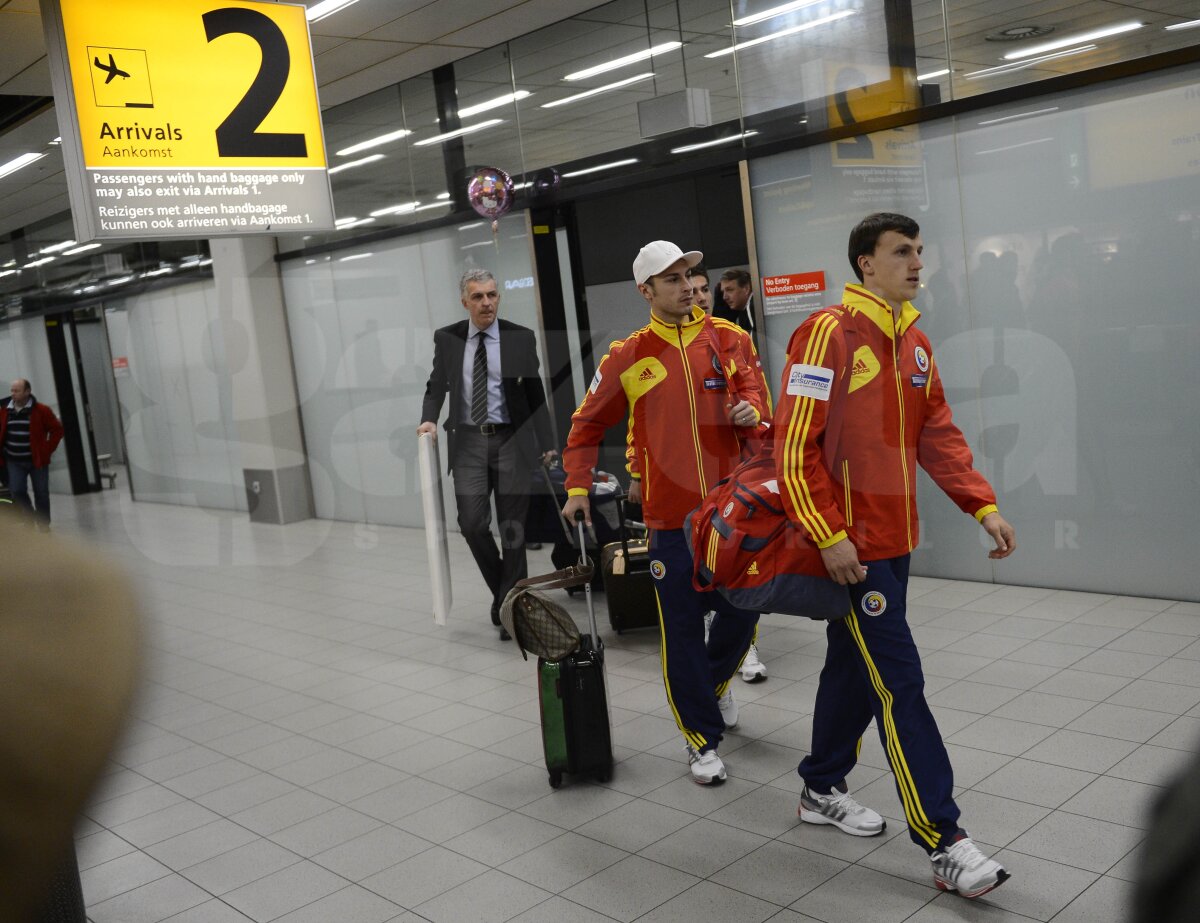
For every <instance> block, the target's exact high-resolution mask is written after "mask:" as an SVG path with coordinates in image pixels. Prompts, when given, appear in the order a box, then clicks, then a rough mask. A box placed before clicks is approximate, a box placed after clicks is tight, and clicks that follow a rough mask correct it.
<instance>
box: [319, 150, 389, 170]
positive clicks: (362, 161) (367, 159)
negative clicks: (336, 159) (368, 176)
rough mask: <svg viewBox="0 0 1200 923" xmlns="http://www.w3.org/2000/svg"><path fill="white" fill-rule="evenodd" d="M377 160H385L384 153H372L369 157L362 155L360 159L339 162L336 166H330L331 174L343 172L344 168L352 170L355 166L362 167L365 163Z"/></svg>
mask: <svg viewBox="0 0 1200 923" xmlns="http://www.w3.org/2000/svg"><path fill="white" fill-rule="evenodd" d="M376 160H383V155H382V154H371V155H370V156H369V157H362V158H360V159H358V160H351V161H347V162H346V163H339V164H338V165H337V166H336V167H330V168H329V172H330V174H333V173H341V172H342V171H343V170H352V169H354V168H355V167H361V166H362V165H363V164H365V163H374V162H375V161H376Z"/></svg>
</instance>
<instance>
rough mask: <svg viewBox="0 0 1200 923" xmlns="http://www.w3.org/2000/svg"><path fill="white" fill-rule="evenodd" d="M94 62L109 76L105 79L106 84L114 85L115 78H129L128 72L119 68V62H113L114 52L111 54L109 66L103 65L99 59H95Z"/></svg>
mask: <svg viewBox="0 0 1200 923" xmlns="http://www.w3.org/2000/svg"><path fill="white" fill-rule="evenodd" d="M92 60H93V61H94V63H95V65H96V66H97V67H98V68H100V70H102V71H104V72H105V73H107V74H108V76H107V77H105V78H104V82H105V84H109V83H112V82H113V78H114V77H124V78H126V79H128V78H129V72H128V71H123V70H121V69H120V68H119V67H117V62H116V61H114V60H113V56H112V52H109V55H108V64H101V63H100V58H99V57H96V58H93V59H92Z"/></svg>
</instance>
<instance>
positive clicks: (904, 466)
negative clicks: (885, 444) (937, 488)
mask: <svg viewBox="0 0 1200 923" xmlns="http://www.w3.org/2000/svg"><path fill="white" fill-rule="evenodd" d="M899 336H900V331H898V330H896V331H894V334H893V336H892V374H893V376H894V377H895V379H896V405H897V406H898V407H899V409H900V470H901V471H902V472H903V473H904V527H905V529H906V530H907V533H908V550H909V551H912V547H913V540H912V499H911V497H912V492H911V490H910V488H909V483H908V451H907V448H906V444H905V441H904V388H903V386H902V385H901V383H900V355H899V352H898V350H897V348H896V347H897V343H896V340H897V338H898V337H899Z"/></svg>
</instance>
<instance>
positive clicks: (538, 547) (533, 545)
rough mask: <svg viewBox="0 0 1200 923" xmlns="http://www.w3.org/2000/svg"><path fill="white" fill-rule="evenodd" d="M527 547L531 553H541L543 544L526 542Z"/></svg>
mask: <svg viewBox="0 0 1200 923" xmlns="http://www.w3.org/2000/svg"><path fill="white" fill-rule="evenodd" d="M525 547H526V548H528V549H529V550H530V551H541V550H542V543H541V542H526V543H525Z"/></svg>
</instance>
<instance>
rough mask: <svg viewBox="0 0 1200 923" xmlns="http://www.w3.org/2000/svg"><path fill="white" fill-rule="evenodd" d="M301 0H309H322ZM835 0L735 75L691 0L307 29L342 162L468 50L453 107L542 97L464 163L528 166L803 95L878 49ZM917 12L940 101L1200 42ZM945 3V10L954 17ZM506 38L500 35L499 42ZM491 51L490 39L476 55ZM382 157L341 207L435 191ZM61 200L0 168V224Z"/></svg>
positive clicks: (26, 49) (956, 9)
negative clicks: (832, 13) (610, 69)
mask: <svg viewBox="0 0 1200 923" xmlns="http://www.w3.org/2000/svg"><path fill="white" fill-rule="evenodd" d="M96 2H98V3H102V2H103V0H96ZM306 2H307V5H309V6H312V5H314V4H315V2H316V0H306ZM779 2H780V0H735V7H736V9H737V10H738V11H739V13H741V12H744V11H746V10H759V9H764V8H767V7H771V6H775V5H777V4H778V3H779ZM829 2H830V5H831V8H841V7H842V6H846V5H849V6H850V7H851V8H856V7H857V8H860V9H861V10H862V12H861V14H860V15H858V16H856V17H854V18H853V19H851V20H847V21H846V22H844V23H838V24H835V26H834V27H832V28H826V29H822V30H821V34H820V35H818V34H817V33H816V32H815V31H814V32H813V33H811V37H810V36H809V34H808V33H806V34H805V38H804V44H803V45H802V46H800V45H793V46H791V47H780V48H778V50H776V51H774V52H770V51H767V50H766V49H770V48H772V46H770V45H766V46H762V50H760V49H755V52H754V53H753V54H745V53H740V54H739V55H738V56H737V57H738V64H737V69H736V70H735V66H734V60H733V56H727V57H722V58H717V59H707V58H705V57H704V55H705V54H706V53H708V52H709V51H712V50H715V49H717V48H719V47H723V46H728V44H729V40H730V39H729V21H730V3H729V0H687V4H686V9H687V11H688V18H687V21H686V22H682V23H681V22H680V21H679V13H678V9H679V7H678V5H677V3H676V0H616V2H611V3H607V4H604V5H599V6H598V5H597V4H596V2H595V0H358V2H357V3H355V4H354V5H352V6H350V7H348V8H346V9H345V10H342V11H340V12H338V13H336V14H334V15H333V16H330V17H328V18H326V19H324V20H322V21H320V22H318V23H314V24H312V25H311V32H312V36H313V45H314V55H315V62H316V72H317V77H318V82H319V86H320V94H321V102H322V105H323V107H325V108H326V109H328V108H330V107H333V106H339V109H338V111H337V112H336V113H335V114H334V116H333V117H332V118H330V119H328V120H327V126H326V141H327V146H328V149H329V151H330V152H331V159H334V160H336V157H333V154H332V152H334V151H336V150H338V149H339V148H341V147H344V146H346V145H348V144H350V143H353V142H354V141H358V140H363V139H364V138H370V137H373V136H375V135H378V134H381V133H383V132H384V131H388V130H392V129H394V128H396V127H398V126H400V125H404V126H406V127H409V128H412V129H414V130H419V131H424V132H429V133H432V132H433V131H434V130H436V128H435V120H436V109H435V106H434V99H433V92H432V84H431V82H430V81H428V80H424V81H411V80H410V82H409V83H407V84H405V85H404V87H403V92H402V93H397V92H391V91H389V92H380V93H376V92H375V91H378V90H382V89H383V88H385V87H391V86H393V85H394V84H396V83H398V82H400V81H402V80H407V79H409V78H413V77H417V76H419V75H423V74H426V73H427V72H428V71H430V70H431V69H433V68H435V67H437V66H439V65H442V64H446V63H450V62H453V61H462V59H464V58H468V59H469V60H466V61H462V63H461V64H460V65H459V67H457V68H456V80H457V84H458V89H459V100H460V103H461V105H464V106H466V105H470V104H471V103H472V102H476V101H479V100H483V99H488V98H491V97H494V96H496V95H499V94H501V93H504V92H507V91H510V90H511V88H512V86H513V83H514V80H515V84H516V85H517V86H518V87H520V88H521V89H525V90H528V91H530V92H532V93H534V94H535V96H534V97H533V98H531V99H530V100H528V101H527V102H526V103H523V104H521V105H520V106H518V107H512V108H511V109H510V114H508V115H506V123H507V124H506V125H504V126H499V127H498V128H497V129H496V130H494V131H487V132H483V133H481V134H479V135H476V136H470V137H468V138H467V139H465V146H466V155H467V162H468V163H494V164H504V165H506V166H508V168H509V169H512V168H513V167H514V166H517V167H520V166H523V167H524V168H525V169H526V170H529V171H532V170H536V169H538V168H540V167H542V166H546V165H552V164H562V163H567V162H571V161H577V160H580V159H581V158H586V157H589V156H594V155H599V154H603V153H605V152H607V151H612V150H614V149H619V148H624V147H630V146H634V145H637V144H639V143H640V142H641V141H642V138H641V135H640V132H639V130H638V123H637V108H636V103H637V102H638V101H639V100H644V99H648V98H650V97H652V96H655V95H658V94H663V93H668V92H671V91H673V90H677V89H682V88H684V87H704V88H707V89H708V90H709V92H710V95H711V103H712V108H713V116H714V120H715V121H717V122H721V121H725V120H729V119H736V118H737V117H738V116H739V115H740V114H742V113H743V107H745V111H746V112H747V113H753V112H758V111H768V110H771V109H773V108H776V107H778V106H780V105H787V104H791V103H796V102H801V101H803V100H804V99H805V98H812V96H811V95H809V94H806V93H804V91H803V90H801V89H800V88H799V87H800V82H801V74H802V72H803V71H804V67H805V64H806V63H807V60H806V59H808V58H811V59H812V60H813V61H815V62H816V63H817V64H818V65H819V64H820V63H821V62H822V61H837V60H839V56H845V55H849V54H851V53H856V52H858V51H860V50H861V49H862V48H866V47H869V46H872V45H873V46H874V47H875V50H877V51H882V50H883V49H884V44H883V43H885V42H886V35H887V32H886V24H885V23H884V21H883V16H882V13H881V9H882V7H883V3H882V2H877V0H868V2H865V3H864V2H849V3H843V2H841V0H829ZM912 7H913V19H914V33H915V40H916V52H917V69H918V72H922V71H923V70H926V69H935V68H940V67H945V66H946V60H947V49H948V48H949V53H950V55H951V59H952V60H953V62H954V67H955V75H954V78H953V86H952V85H951V79H950V78H941V79H940V80H939V81H938V82H939V83H940V84H941V87H942V95H943V98H949V97H950V96H951V94H953V95H954V96H964V95H970V94H972V93H978V92H984V91H989V90H994V89H998V88H1000V87H1002V86H1005V85H1011V84H1015V83H1024V82H1029V81H1031V80H1034V79H1040V78H1042V77H1047V76H1052V75H1054V74H1056V73H1065V72H1069V71H1073V70H1078V69H1081V68H1090V67H1096V66H1100V65H1102V64H1107V63H1110V62H1112V61H1119V60H1127V59H1131V58H1136V57H1140V56H1142V55H1145V54H1149V53H1153V52H1158V51H1165V50H1168V49H1170V48H1176V47H1183V46H1186V45H1190V44H1195V43H1196V42H1197V41H1200V30H1191V31H1181V32H1164V31H1163V28H1162V27H1163V26H1164V25H1167V24H1170V23H1172V22H1180V21H1183V20H1187V19H1192V18H1195V17H1196V16H1200V6H1198V4H1197V0H947V2H946V3H945V6H943V0H912ZM943 9H947V10H948V13H949V17H950V20H949V26H948V28H947V25H946V22H945V20H944V18H943ZM1130 19H1138V20H1141V21H1143V22H1145V23H1147V24H1148V26H1149V27H1148V28H1145V29H1142V30H1140V31H1138V32H1136V33H1131V34H1130V35H1128V36H1121V37H1118V38H1115V39H1110V40H1106V41H1104V42H1103V43H1102V47H1101V48H1099V49H1097V50H1096V51H1094V52H1091V53H1089V54H1086V55H1080V56H1079V57H1077V58H1067V59H1063V60H1060V61H1049V62H1046V63H1044V64H1041V65H1038V66H1037V67H1036V68H1033V69H1031V70H1030V71H1024V72H1018V73H1016V74H1013V75H1011V76H1008V77H1005V78H1002V79H997V80H989V81H971V80H966V79H963V76H962V75H963V73H964V72H967V71H970V70H972V69H978V68H982V67H991V66H995V65H996V64H999V63H1001V60H1002V55H1003V53H1004V52H1006V51H1009V50H1011V48H1012V47H1013V46H1011V45H1009V44H1006V43H996V42H989V41H987V40H986V39H985V36H986V35H987V34H988V33H990V32H993V31H996V30H999V29H1003V28H1008V27H1012V26H1017V25H1026V24H1033V25H1041V26H1050V27H1053V29H1054V34H1053V36H1051V37H1053V38H1057V37H1061V36H1070V35H1074V34H1078V33H1080V32H1083V31H1087V30H1089V29H1092V28H1096V27H1098V26H1104V25H1111V24H1112V23H1114V22H1124V21H1128V20H1130ZM552 24H554V25H552ZM547 27H549V28H547ZM531 33H535V34H531ZM947 33H949V34H947ZM745 34H752V33H745ZM0 36H3V37H4V39H5V41H4V42H3V44H0V94H12V95H28V96H49V95H51V88H50V77H49V71H48V67H47V63H46V56H45V48H44V42H43V39H42V26H41V20H40V16H39V14H38V3H37V0H0ZM739 37H741V36H739ZM680 38H682V40H683V41H684V42H685V43H686V44H685V46H684V48H683V50H682V51H677V52H674V53H672V54H671V55H665V56H661V57H656V58H655V59H654V61H653V68H654V72H655V75H656V76H655V78H654V79H653V80H649V81H645V82H643V83H641V84H637V85H635V86H632V87H630V88H628V89H625V90H621V91H618V92H613V93H608V94H605V95H603V96H598V97H596V98H595V99H594V100H589V101H588V102H587V103H586V104H580V105H577V106H569V107H564V108H561V109H551V110H546V109H542V108H541V105H540V104H541V103H542V102H544V101H547V100H551V99H554V98H557V97H561V96H564V95H567V94H568V93H569V92H574V91H576V90H575V87H574V86H572V87H571V89H570V90H568V89H567V86H568V85H566V84H564V83H563V82H562V77H563V75H564V74H565V73H566V72H568V71H570V70H574V69H577V68H579V67H584V66H587V65H588V64H591V63H595V62H597V61H605V60H610V59H612V58H614V57H617V56H620V55H623V54H627V53H628V52H629V51H630V50H634V49H637V48H645V47H646V43H647V41H648V40H652V41H654V42H660V41H667V40H670V39H680ZM505 42H509V45H508V46H507V47H497V46H501V45H503V44H504V43H505ZM779 44H780V46H783V45H784V44H785V43H782V42H781V43H779ZM798 47H799V48H800V49H801V50H800V51H797V50H796V49H797V48H798ZM484 49H492V50H491V51H490V52H488V53H487V54H479V52H480V51H482V50H484ZM798 58H801V59H805V60H801V66H800V68H796V66H795V62H796V60H797V59H798ZM627 73H630V72H629V71H625V72H623V73H621V74H619V75H614V74H605V75H602V76H600V77H597V78H595V79H594V80H591V81H583V82H582V83H583V87H591V86H598V85H600V84H602V83H604V82H608V81H611V80H613V79H616V76H624V75H625V74H627ZM633 73H636V71H633ZM583 87H581V88H583ZM370 94H374V95H370ZM401 96H403V99H402V100H401ZM355 100H357V101H358V102H356V103H352V104H351V105H341V104H346V103H350V102H351V101H355ZM518 119H519V124H520V131H519V133H518V131H517V129H516V124H517V120H518ZM57 134H58V127H57V123H56V120H55V116H54V113H53V111H48V112H45V113H42V114H40V115H37V116H35V117H33V118H31V119H29V120H28V121H26V122H24V123H23V124H21V125H19V126H17V127H16V128H14V129H12V130H10V131H8V132H7V133H6V134H4V135H3V136H2V137H0V163H4V162H6V161H7V160H9V159H11V158H12V157H15V156H16V155H17V154H19V153H21V152H23V151H29V150H34V151H36V150H44V149H46V144H47V142H48V141H49V140H50V139H52V138H54V137H55V136H56V135H57ZM381 150H383V149H381ZM387 156H388V158H389V159H387V160H386V161H381V162H379V164H376V165H372V167H370V168H364V169H362V170H352V171H346V172H345V173H341V174H338V175H337V176H334V177H333V181H334V189H335V200H336V201H337V203H338V208H339V213H340V215H342V216H345V215H349V214H355V213H356V211H355V210H356V209H359V208H364V209H365V208H370V207H372V206H373V207H379V206H380V205H381V204H386V203H389V202H390V200H389V199H388V196H389V194H390V190H389V188H388V187H389V185H390V186H394V188H395V196H396V199H395V201H403V200H404V199H405V198H408V197H411V196H413V195H420V196H422V197H424V196H429V197H430V198H432V196H433V195H434V194H435V193H436V191H438V190H439V189H444V188H445V183H444V170H443V167H442V161H441V151H440V149H439V148H438V147H437V146H436V145H435V146H432V147H425V148H413V147H410V146H407V145H406V144H404V143H401V144H398V145H395V146H394V148H393V149H388V150H387ZM68 207H69V205H68V202H67V190H66V182H65V179H64V175H63V168H62V158H61V156H60V155H59V153H58V152H57V151H52V153H51V154H50V155H49V156H47V157H45V158H43V159H42V160H40V161H38V162H37V163H36V164H34V165H32V166H30V167H27V168H25V169H23V170H21V171H18V172H17V173H14V174H12V175H11V176H10V177H8V178H5V179H0V234H3V233H4V232H7V231H11V230H13V229H15V228H19V227H23V226H28V225H30V224H33V223H34V222H36V221H39V220H41V219H43V218H45V217H47V216H50V215H54V214H57V213H60V212H63V211H65V210H67V208H68ZM48 233H51V234H54V233H57V229H56V230H55V231H52V232H48Z"/></svg>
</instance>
